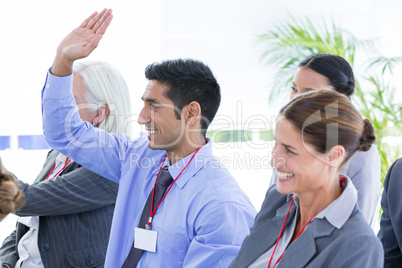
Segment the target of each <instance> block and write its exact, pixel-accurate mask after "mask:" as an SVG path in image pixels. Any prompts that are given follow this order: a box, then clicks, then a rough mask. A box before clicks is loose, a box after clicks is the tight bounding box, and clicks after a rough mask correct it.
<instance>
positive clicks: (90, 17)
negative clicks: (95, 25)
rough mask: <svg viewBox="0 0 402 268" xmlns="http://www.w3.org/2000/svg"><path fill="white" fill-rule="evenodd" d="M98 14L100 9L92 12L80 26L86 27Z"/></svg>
mask: <svg viewBox="0 0 402 268" xmlns="http://www.w3.org/2000/svg"><path fill="white" fill-rule="evenodd" d="M97 14H98V11H95V12H94V13H92V15H91V16H89V17H88V18H87V19H86V20H84V21H83V22H82V23H81V25H80V27H82V28H84V27H86V26H87V25H88V22H89V21H90V20H92V19H93V18H94V17H95V16H96V15H97Z"/></svg>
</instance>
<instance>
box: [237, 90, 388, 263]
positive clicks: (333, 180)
mask: <svg viewBox="0 0 402 268" xmlns="http://www.w3.org/2000/svg"><path fill="white" fill-rule="evenodd" d="M275 136H276V144H275V147H274V153H273V158H272V160H271V165H273V166H275V167H276V168H277V170H278V183H277V185H273V186H271V187H270V189H269V190H268V193H267V195H266V198H265V201H264V203H263V205H262V208H261V211H260V213H259V214H258V216H257V217H256V220H255V222H254V225H253V228H252V229H251V232H250V235H249V236H247V237H246V238H245V240H244V241H243V244H242V247H241V249H240V252H239V254H238V256H237V257H236V258H235V260H234V261H233V263H232V264H231V267H254V268H256V267H267V264H268V267H276V266H278V267H293V266H295V264H296V263H297V267H343V266H348V267H381V266H382V262H383V250H382V246H381V244H380V241H379V240H378V238H377V237H376V236H375V235H374V233H373V231H372V230H371V228H370V226H369V225H368V223H367V222H366V221H365V220H364V217H363V215H362V213H361V212H360V210H359V208H358V206H357V191H356V188H355V187H354V185H353V183H352V182H351V180H350V179H349V178H348V177H347V176H342V175H340V173H339V170H340V168H341V167H342V165H343V164H344V163H345V162H346V161H347V160H348V159H349V158H350V157H351V156H352V155H353V154H354V153H355V152H356V150H360V151H367V150H369V149H370V147H371V145H372V144H373V142H374V141H375V137H374V129H373V126H372V125H371V123H370V122H369V121H368V120H367V119H366V120H363V119H362V118H361V116H360V114H359V113H358V112H357V110H356V109H355V108H354V107H353V105H352V104H351V102H350V100H349V98H347V97H346V96H344V95H342V94H340V93H338V92H336V91H334V90H320V91H313V92H309V93H305V94H301V95H299V96H297V97H295V98H294V99H292V100H291V101H290V102H289V103H288V104H287V105H285V106H284V107H283V108H282V109H281V110H280V113H279V118H278V120H277V127H276V134H275ZM281 226H282V227H281ZM317 238H320V239H317Z"/></svg>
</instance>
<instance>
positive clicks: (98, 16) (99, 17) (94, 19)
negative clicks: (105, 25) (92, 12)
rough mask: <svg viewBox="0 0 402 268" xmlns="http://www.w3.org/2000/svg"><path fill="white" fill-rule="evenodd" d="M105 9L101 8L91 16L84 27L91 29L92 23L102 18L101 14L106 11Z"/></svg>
mask: <svg viewBox="0 0 402 268" xmlns="http://www.w3.org/2000/svg"><path fill="white" fill-rule="evenodd" d="M106 11H107V9H106V8H105V9H103V10H102V11H101V12H100V13H99V14H97V15H96V16H95V17H93V18H92V19H91V20H90V21H89V22H88V24H87V26H86V28H88V29H92V28H93V27H94V25H95V24H96V23H97V22H98V21H99V20H100V19H101V18H102V16H103V15H104V14H105V13H106Z"/></svg>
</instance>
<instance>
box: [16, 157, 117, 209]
mask: <svg viewBox="0 0 402 268" xmlns="http://www.w3.org/2000/svg"><path fill="white" fill-rule="evenodd" d="M73 164H76V163H73ZM18 182H19V184H20V189H21V190H22V191H23V192H24V194H25V197H26V202H25V205H24V206H23V207H22V208H21V209H19V210H18V211H16V212H15V214H16V215H18V216H55V215H66V214H75V213H81V212H86V211H90V210H94V209H97V208H101V207H105V206H108V205H112V204H114V203H115V201H116V197H117V190H118V184H117V183H115V182H113V181H110V180H108V179H105V178H103V177H101V176H100V175H97V174H95V173H93V172H91V171H89V170H88V169H86V168H84V167H82V166H79V167H77V168H75V169H73V170H71V171H70V172H65V173H63V174H62V175H59V176H58V177H56V178H52V179H49V180H45V181H41V182H38V183H34V184H32V185H29V184H26V183H24V182H23V181H21V180H18Z"/></svg>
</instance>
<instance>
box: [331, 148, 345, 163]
mask: <svg viewBox="0 0 402 268" xmlns="http://www.w3.org/2000/svg"><path fill="white" fill-rule="evenodd" d="M327 157H328V158H327V161H328V164H329V165H330V166H332V167H339V165H340V164H341V163H342V162H343V159H344V158H345V148H344V147H343V146H342V145H335V146H334V147H332V148H331V150H329V152H328V154H327Z"/></svg>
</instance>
